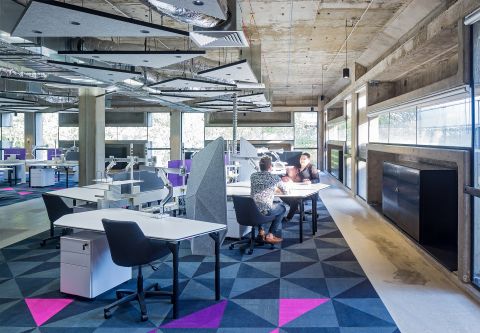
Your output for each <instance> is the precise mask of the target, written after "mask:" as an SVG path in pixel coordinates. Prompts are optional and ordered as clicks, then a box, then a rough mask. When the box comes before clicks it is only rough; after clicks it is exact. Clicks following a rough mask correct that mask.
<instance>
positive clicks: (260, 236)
mask: <svg viewBox="0 0 480 333" xmlns="http://www.w3.org/2000/svg"><path fill="white" fill-rule="evenodd" d="M255 240H256V241H257V242H258V243H264V242H265V230H263V229H260V230H259V231H258V235H257V237H256V238H255Z"/></svg>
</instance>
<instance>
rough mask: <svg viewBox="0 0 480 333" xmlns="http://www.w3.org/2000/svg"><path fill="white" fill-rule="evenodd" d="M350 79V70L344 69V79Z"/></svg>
mask: <svg viewBox="0 0 480 333" xmlns="http://www.w3.org/2000/svg"><path fill="white" fill-rule="evenodd" d="M349 77H350V68H344V69H343V78H344V79H348V78H349Z"/></svg>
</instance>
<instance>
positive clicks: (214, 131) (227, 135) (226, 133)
mask: <svg viewBox="0 0 480 333" xmlns="http://www.w3.org/2000/svg"><path fill="white" fill-rule="evenodd" d="M221 136H222V137H223V138H224V139H225V140H232V139H233V130H232V128H231V127H205V140H206V141H212V140H215V139H217V138H219V137H221ZM237 137H238V138H240V137H239V136H238V135H237Z"/></svg>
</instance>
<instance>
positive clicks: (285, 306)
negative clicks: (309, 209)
mask: <svg viewBox="0 0 480 333" xmlns="http://www.w3.org/2000/svg"><path fill="white" fill-rule="evenodd" d="M318 207H319V208H318V210H319V216H322V218H321V220H320V219H319V222H318V231H317V233H316V235H315V236H313V237H312V235H311V229H310V225H311V215H307V217H306V219H307V221H306V222H305V223H304V231H305V232H304V235H305V239H304V242H303V243H299V242H298V229H299V228H298V225H299V221H298V215H296V216H295V218H294V219H293V221H291V222H288V223H286V224H285V225H284V226H283V227H282V236H283V237H284V241H283V242H282V243H281V245H277V246H276V248H275V249H270V247H268V246H267V247H264V248H263V247H258V248H255V250H254V253H253V254H252V255H247V254H245V253H244V252H243V251H242V250H240V249H238V248H235V249H233V250H229V249H228V243H229V242H230V241H229V240H227V241H226V242H225V244H224V245H223V246H222V249H221V255H220V260H221V300H220V301H215V299H214V258H212V257H204V256H198V255H192V254H191V252H190V249H189V247H187V246H181V251H180V266H179V276H180V279H179V289H180V292H181V294H180V303H179V309H180V311H179V318H178V319H176V320H173V319H172V305H171V304H170V302H169V301H168V300H167V299H165V298H161V297H160V298H149V299H147V310H148V318H149V320H148V321H146V322H142V321H140V312H139V308H138V304H137V303H135V302H132V303H131V304H127V305H123V306H120V307H118V308H117V309H116V310H114V311H113V313H112V314H113V316H112V317H111V318H110V319H108V320H106V319H104V318H103V307H104V306H106V305H108V304H109V303H111V302H113V301H114V300H115V299H116V298H115V290H114V289H112V290H109V291H107V292H105V293H103V294H101V295H99V296H97V297H96V298H95V299H93V300H88V299H84V298H80V297H76V296H73V295H66V294H62V293H60V278H59V271H60V270H59V265H60V255H59V250H57V249H56V248H55V242H52V243H50V244H47V246H45V247H40V240H41V239H42V238H43V237H44V236H45V234H39V235H36V236H34V237H31V238H28V239H26V240H24V241H21V242H19V243H16V244H14V245H11V246H9V247H6V248H3V249H0V332H55V333H58V332H81V333H87V332H99V333H109V332H111V333H123V332H125V333H126V332H144V333H148V332H152V333H153V332H156V333H161V332H175V333H179V332H198V333H200V332H212V333H213V332H215V333H222V332H259V333H262V332H265V333H271V332H279V333H280V332H335V333H342V332H347V331H348V332H372V333H374V332H375V333H377V332H385V333H394V332H399V330H398V328H397V327H396V324H395V322H394V321H393V319H392V317H391V316H390V314H389V313H388V311H387V309H386V308H385V305H384V304H383V302H382V300H381V299H380V298H379V296H378V294H377V293H376V291H375V289H374V288H373V286H372V284H371V283H370V281H369V280H368V278H367V277H366V276H365V273H364V272H363V270H362V268H361V266H360V265H359V263H358V261H357V260H356V258H355V256H354V254H353V253H352V251H351V250H350V248H349V247H348V245H347V243H346V242H345V239H344V238H343V236H342V234H341V232H340V231H339V230H338V228H337V226H336V225H335V222H334V221H333V220H332V218H331V217H330V215H329V213H328V211H327V209H326V208H325V207H324V205H323V204H322V203H321V201H319V203H318ZM156 266H158V267H159V269H158V270H157V271H152V270H151V269H150V268H148V267H146V268H145V269H144V277H145V278H146V280H147V283H148V282H158V283H159V285H160V287H161V288H162V289H163V290H170V288H171V286H172V281H171V271H172V262H171V258H170V256H167V257H165V258H164V259H163V260H162V261H159V262H157V263H156ZM133 274H134V275H133V276H135V274H136V272H134V273H133ZM134 287H135V280H134V279H131V280H129V281H127V282H125V283H123V284H122V285H120V286H119V287H118V288H129V289H134Z"/></svg>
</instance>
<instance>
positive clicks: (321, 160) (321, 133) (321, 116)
mask: <svg viewBox="0 0 480 333" xmlns="http://www.w3.org/2000/svg"><path fill="white" fill-rule="evenodd" d="M325 115H326V111H325V100H323V101H321V100H320V98H319V99H318V117H317V132H318V138H317V150H318V162H317V163H318V169H319V170H323V171H325V144H326V141H325V139H326V133H325V132H326V128H327V127H326V119H325V118H326V117H325Z"/></svg>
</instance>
